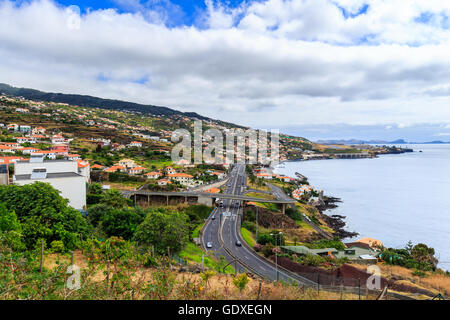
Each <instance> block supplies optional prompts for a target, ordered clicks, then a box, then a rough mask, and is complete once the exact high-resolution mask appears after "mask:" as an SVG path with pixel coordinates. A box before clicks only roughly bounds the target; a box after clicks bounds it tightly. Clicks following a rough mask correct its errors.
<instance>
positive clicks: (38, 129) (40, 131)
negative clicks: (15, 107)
mask: <svg viewBox="0 0 450 320" xmlns="http://www.w3.org/2000/svg"><path fill="white" fill-rule="evenodd" d="M46 131H47V130H45V128H44V127H35V128H33V130H31V133H33V134H45V132H46Z"/></svg>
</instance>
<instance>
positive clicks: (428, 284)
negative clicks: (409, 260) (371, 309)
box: [355, 263, 450, 297]
mask: <svg viewBox="0 0 450 320" xmlns="http://www.w3.org/2000/svg"><path fill="white" fill-rule="evenodd" d="M355 266H358V265H355ZM378 266H379V267H380V269H381V275H382V276H384V277H386V278H388V279H392V278H395V279H397V280H396V281H399V283H404V284H409V285H412V286H416V287H420V288H425V289H428V290H430V291H433V292H435V293H438V292H441V293H442V294H444V295H446V296H447V297H448V296H450V276H448V275H445V274H443V273H439V272H425V273H426V276H425V277H418V276H415V275H413V272H414V270H413V269H408V268H404V267H401V266H392V265H388V264H385V263H379V264H378ZM358 267H359V266H358Z"/></svg>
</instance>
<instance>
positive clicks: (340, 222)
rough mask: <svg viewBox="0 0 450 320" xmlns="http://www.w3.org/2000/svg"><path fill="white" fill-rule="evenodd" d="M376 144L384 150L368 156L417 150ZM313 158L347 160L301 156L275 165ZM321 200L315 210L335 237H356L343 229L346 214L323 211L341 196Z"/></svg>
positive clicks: (374, 156) (335, 205) (354, 232)
mask: <svg viewBox="0 0 450 320" xmlns="http://www.w3.org/2000/svg"><path fill="white" fill-rule="evenodd" d="M376 146H377V147H383V148H385V149H384V152H374V153H371V156H370V157H369V158H379V156H380V155H397V154H403V153H412V152H417V151H414V149H412V148H404V147H394V148H387V149H386V147H387V146H380V145H376ZM420 152H422V151H420ZM315 160H316V161H317V160H348V159H344V158H336V157H328V158H308V159H303V158H296V159H286V160H283V161H282V162H280V163H279V164H278V165H277V167H279V166H281V165H283V164H284V163H288V162H302V161H315ZM270 168H271V170H272V171H275V170H276V168H273V167H270ZM296 174H297V172H296ZM300 175H301V176H303V177H305V178H306V179H305V180H306V181H307V180H308V177H307V176H305V175H303V174H300ZM321 200H322V201H320V202H321V203H319V204H318V205H316V206H315V207H316V208H317V210H319V212H320V214H321V215H322V217H323V218H324V221H325V222H326V223H327V226H328V227H329V228H331V229H332V230H333V231H334V235H335V236H337V237H339V239H341V240H343V239H351V238H354V237H357V236H359V235H360V233H358V232H356V231H349V230H346V229H345V227H346V226H347V223H346V221H345V219H346V218H347V216H343V215H339V214H327V213H325V212H326V211H327V210H330V211H331V210H334V209H336V208H338V207H339V206H338V205H337V204H336V203H340V202H342V199H341V198H337V197H331V196H326V195H325V196H323V199H321ZM331 213H332V212H331Z"/></svg>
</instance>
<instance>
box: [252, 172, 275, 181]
mask: <svg viewBox="0 0 450 320" xmlns="http://www.w3.org/2000/svg"><path fill="white" fill-rule="evenodd" d="M256 177H257V178H261V179H266V180H272V175H271V174H270V173H257V174H256Z"/></svg>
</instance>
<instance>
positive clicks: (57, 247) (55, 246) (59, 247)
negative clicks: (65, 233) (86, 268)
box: [50, 240, 66, 253]
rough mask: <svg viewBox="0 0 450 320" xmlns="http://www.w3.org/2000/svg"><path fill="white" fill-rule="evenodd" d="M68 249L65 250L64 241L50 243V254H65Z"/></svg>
mask: <svg viewBox="0 0 450 320" xmlns="http://www.w3.org/2000/svg"><path fill="white" fill-rule="evenodd" d="M65 250H66V249H65V247H64V243H63V242H62V241H60V240H55V241H52V242H51V243H50V252H54V253H56V252H58V253H62V252H64V251H65Z"/></svg>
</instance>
